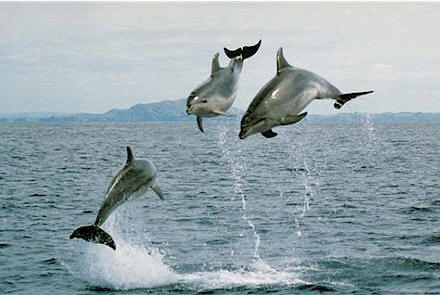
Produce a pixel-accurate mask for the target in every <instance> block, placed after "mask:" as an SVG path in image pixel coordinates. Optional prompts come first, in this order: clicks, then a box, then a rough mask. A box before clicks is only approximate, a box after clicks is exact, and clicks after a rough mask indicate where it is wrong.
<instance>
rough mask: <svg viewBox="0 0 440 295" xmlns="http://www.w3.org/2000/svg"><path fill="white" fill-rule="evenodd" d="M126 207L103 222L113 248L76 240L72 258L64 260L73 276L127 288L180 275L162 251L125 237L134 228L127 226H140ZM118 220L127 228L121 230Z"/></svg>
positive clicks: (165, 282)
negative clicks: (71, 259) (135, 222)
mask: <svg viewBox="0 0 440 295" xmlns="http://www.w3.org/2000/svg"><path fill="white" fill-rule="evenodd" d="M128 207H130V206H128ZM129 209H130V208H127V206H124V205H123V206H121V207H120V208H118V210H116V211H115V212H114V213H113V214H112V215H111V216H110V218H109V219H108V220H107V222H106V223H105V224H104V226H103V228H104V229H105V230H106V231H107V232H108V233H109V234H110V235H111V236H112V237H113V239H114V240H115V243H116V247H117V250H116V251H114V250H112V249H111V248H109V247H107V246H105V245H100V244H92V243H87V242H85V241H82V240H75V241H74V243H75V245H76V247H75V250H74V252H75V256H74V260H73V261H71V262H69V263H67V262H65V261H64V262H63V264H64V265H65V266H66V267H67V269H68V270H69V271H70V272H71V273H72V274H73V275H74V276H75V277H77V278H79V279H80V280H82V281H84V282H86V283H87V284H88V285H90V286H93V287H101V288H110V289H117V290H127V289H134V288H152V287H158V286H164V285H169V284H173V283H176V282H177V281H178V279H179V276H178V274H177V273H175V272H174V271H172V270H171V269H170V268H169V267H168V266H167V265H166V264H165V263H164V262H163V257H164V254H163V253H161V251H159V250H158V249H156V248H154V247H151V246H148V245H139V244H140V243H139V241H138V242H135V240H134V239H133V238H127V237H130V236H133V235H130V232H133V231H136V230H133V229H131V230H130V227H132V228H135V229H139V226H137V225H136V224H134V223H131V215H130V214H129V213H128V212H129V211H130V210H129ZM121 224H125V228H127V227H128V228H129V230H128V231H126V230H125V231H124V230H121V229H122V228H123V227H122V226H121ZM127 225H128V226H127Z"/></svg>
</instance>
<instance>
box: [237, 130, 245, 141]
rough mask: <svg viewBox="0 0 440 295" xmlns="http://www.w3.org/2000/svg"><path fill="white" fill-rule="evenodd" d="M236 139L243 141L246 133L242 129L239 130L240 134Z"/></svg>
mask: <svg viewBox="0 0 440 295" xmlns="http://www.w3.org/2000/svg"><path fill="white" fill-rule="evenodd" d="M238 137H240V139H245V138H246V137H247V136H246V132H244V131H243V129H242V130H240V133H239V134H238Z"/></svg>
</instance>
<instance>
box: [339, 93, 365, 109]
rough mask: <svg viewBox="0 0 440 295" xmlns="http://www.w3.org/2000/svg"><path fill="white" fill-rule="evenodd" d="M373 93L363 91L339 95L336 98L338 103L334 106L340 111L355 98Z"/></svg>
mask: <svg viewBox="0 0 440 295" xmlns="http://www.w3.org/2000/svg"><path fill="white" fill-rule="evenodd" d="M372 92H373V91H363V92H352V93H344V94H341V95H339V96H338V97H337V98H336V102H335V104H334V105H333V106H334V107H335V109H340V108H341V107H342V106H343V105H344V104H345V103H346V102H348V101H350V100H352V99H353V98H356V97H358V96H361V95H365V94H369V93H372Z"/></svg>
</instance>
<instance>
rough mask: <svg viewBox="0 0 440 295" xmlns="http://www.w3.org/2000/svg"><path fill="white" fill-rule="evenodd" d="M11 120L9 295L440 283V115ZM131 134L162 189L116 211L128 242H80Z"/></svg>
mask: <svg viewBox="0 0 440 295" xmlns="http://www.w3.org/2000/svg"><path fill="white" fill-rule="evenodd" d="M1 127H2V128H0V142H1V144H0V164H1V165H0V198H1V203H0V294H11V293H14V294H31V293H35V290H38V293H39V294H48V293H54V292H55V293H56V294H90V293H99V294H102V293H106V294H107V293H109V294H119V293H121V292H122V293H124V294H125V293H128V294H145V293H153V294H164V293H178V294H194V293H199V294H267V293H272V294H303V293H305V294H309V293H311V294H315V293H335V294H353V293H355V294H365V293H370V294H422V293H426V294H438V293H440V283H439V282H440V280H439V279H440V230H439V229H440V195H439V192H440V181H439V180H440V125H438V124H436V123H408V124H407V123H380V124H379V123H377V124H374V126H373V125H372V124H371V123H370V122H368V121H364V123H362V124H348V123H347V124H310V123H308V122H307V121H305V122H302V123H301V124H297V125H295V126H291V127H290V128H280V130H279V133H280V135H279V136H278V137H277V138H275V139H273V140H266V139H264V138H263V137H261V136H255V137H251V138H249V139H248V140H245V141H239V139H238V137H237V134H238V133H237V132H238V130H237V129H238V126H237V123H231V122H229V123H227V122H213V121H211V122H207V124H206V130H207V132H206V133H205V134H200V133H199V132H198V130H197V128H196V126H195V125H194V123H193V122H191V123H180V122H178V123H177V122H176V123H137V124H116V123H115V124H114V123H106V124H101V123H96V124H2V125H1ZM128 144H129V145H130V146H131V147H132V149H133V150H134V152H135V155H137V156H139V157H146V158H149V159H151V160H152V161H153V162H154V163H155V164H156V166H157V167H158V169H159V171H160V174H159V177H158V183H159V184H160V186H161V187H162V189H163V190H164V191H165V192H166V200H165V201H164V202H160V201H158V200H157V198H156V197H155V196H154V195H152V194H148V195H147V196H145V197H141V198H139V199H137V200H135V201H133V202H131V203H130V204H127V205H125V206H122V207H121V208H119V209H118V211H117V212H116V213H115V214H114V215H115V216H114V217H113V218H111V220H110V221H109V222H108V224H106V225H105V226H106V229H107V230H109V231H110V232H111V233H112V235H113V236H114V237H115V238H116V240H117V243H119V244H120V245H121V247H120V249H121V251H122V252H121V251H120V252H118V251H117V252H118V253H119V254H118V255H119V256H118V255H116V256H115V255H114V254H115V253H113V252H107V251H106V250H107V249H103V248H100V247H101V246H97V245H89V244H86V243H82V242H80V241H70V240H69V239H68V236H69V235H70V233H71V232H72V230H73V229H75V228H76V227H78V226H80V225H86V224H89V223H91V222H92V221H93V219H94V217H95V214H96V212H97V210H98V208H99V205H100V202H101V201H102V198H103V196H104V193H105V190H106V188H107V185H108V183H109V181H110V179H111V178H112V176H113V175H114V174H115V172H116V171H117V170H118V169H119V168H120V166H121V165H122V164H123V163H124V161H125V146H126V145H128ZM244 208H245V209H244ZM253 227H254V228H253ZM124 251H125V252H124Z"/></svg>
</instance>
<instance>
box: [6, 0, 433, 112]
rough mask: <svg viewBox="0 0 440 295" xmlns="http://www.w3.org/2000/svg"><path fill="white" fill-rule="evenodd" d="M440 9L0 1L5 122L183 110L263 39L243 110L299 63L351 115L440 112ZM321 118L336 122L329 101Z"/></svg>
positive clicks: (320, 104) (248, 64)
mask: <svg viewBox="0 0 440 295" xmlns="http://www.w3.org/2000/svg"><path fill="white" fill-rule="evenodd" d="M439 15H440V2H437V3H420V2H419V3H417V2H416V3H409V2H405V3H395V2H394V3H385V2H381V3H378V2H375V3H373V2H365V3H360V2H358V3H344V2H339V3H337V2H333V3H332V2H323V3H318V2H308V3H300V2H290V3H287V2H279V3H264V2H263V3H262V2H258V3H249V2H245V3H238V2H235V3H233V2H227V3H213V2H210V3H201V2H199V3H197V2H194V3H190V2H186V3H185V2H178V3H172V2H163V3H157V2H131V3H103V2H101V3H99V2H98V3H85V2H45V3H36V2H0V36H1V38H0V113H21V112H64V113H77V112H91V113H102V112H105V111H108V110H110V109H114V108H117V109H124V108H129V107H130V106H132V105H134V104H137V103H149V102H158V101H162V100H176V99H180V98H184V97H187V96H188V95H189V93H190V92H191V90H192V89H193V88H195V87H196V86H197V85H198V84H199V83H201V82H202V81H204V80H205V79H206V78H208V77H209V75H210V66H211V59H212V57H213V56H214V54H215V53H217V52H219V53H220V64H221V65H222V66H225V65H227V63H228V58H227V57H226V56H225V54H224V53H223V47H228V48H232V49H235V48H237V47H241V46H244V45H252V44H255V43H256V42H257V41H258V40H260V39H262V40H263V41H262V45H261V47H260V50H259V52H258V53H257V54H256V55H255V56H253V57H252V58H249V59H247V60H246V61H245V63H244V68H243V72H242V75H241V81H240V89H239V93H238V97H237V99H236V101H235V103H234V106H236V107H238V108H241V109H246V108H247V106H248V105H249V103H250V102H251V101H252V99H253V98H254V97H255V95H256V93H257V92H258V90H259V89H260V88H261V87H263V85H264V84H265V83H266V82H267V81H269V80H270V79H271V78H272V77H273V76H274V75H275V73H276V62H275V56H276V51H277V50H278V48H279V47H283V50H284V55H285V57H286V59H287V60H288V61H289V63H290V64H292V65H293V66H296V67H300V68H304V69H307V70H310V71H312V72H315V73H317V74H319V75H320V76H323V77H325V78H326V79H327V80H328V81H330V82H331V83H332V84H334V85H335V86H336V87H338V88H339V89H340V90H341V91H342V92H355V91H365V90H374V91H375V92H374V93H373V94H369V95H367V96H363V97H359V98H357V99H355V100H353V101H350V102H349V103H347V104H346V105H345V106H344V107H343V108H342V109H341V111H343V112H361V113H383V112H440V86H439V85H440V83H439V82H440V41H439V40H440V18H439ZM306 110H308V111H309V112H310V113H315V114H334V113H337V111H336V110H335V109H334V108H333V102H332V101H330V100H320V101H313V102H312V103H311V104H310V105H309V106H308V107H307V109H306Z"/></svg>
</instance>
